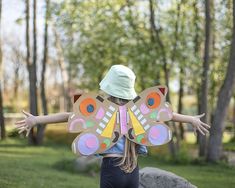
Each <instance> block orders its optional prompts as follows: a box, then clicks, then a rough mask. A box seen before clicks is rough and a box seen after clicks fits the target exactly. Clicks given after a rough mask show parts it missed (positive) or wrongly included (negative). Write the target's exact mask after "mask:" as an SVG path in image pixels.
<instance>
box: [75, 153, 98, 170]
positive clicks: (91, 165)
mask: <svg viewBox="0 0 235 188" xmlns="http://www.w3.org/2000/svg"><path fill="white" fill-rule="evenodd" d="M100 165H101V158H98V157H95V156H89V157H86V156H81V157H79V158H77V159H75V161H74V168H75V170H76V171H77V172H87V171H91V170H96V169H99V168H100Z"/></svg>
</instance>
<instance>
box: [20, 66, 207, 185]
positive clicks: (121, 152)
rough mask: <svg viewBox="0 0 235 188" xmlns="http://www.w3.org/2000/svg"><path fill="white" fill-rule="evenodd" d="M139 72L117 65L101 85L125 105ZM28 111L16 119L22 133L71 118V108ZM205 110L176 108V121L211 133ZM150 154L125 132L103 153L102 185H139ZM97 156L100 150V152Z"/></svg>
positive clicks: (118, 103) (114, 101) (132, 91)
mask: <svg viewBox="0 0 235 188" xmlns="http://www.w3.org/2000/svg"><path fill="white" fill-rule="evenodd" d="M135 78H136V76H135V74H134V73H133V71H132V70H131V69H129V68H128V67H126V66H123V65H114V66H112V67H111V69H110V70H109V71H108V73H107V74H106V76H105V77H104V79H103V80H102V81H101V82H100V89H101V90H102V91H104V92H105V93H106V94H107V95H108V96H109V97H108V100H110V101H111V102H113V103H116V104H117V105H124V104H126V103H127V102H128V101H129V100H133V99H134V98H136V97H137V94H136V92H135V89H134V84H135ZM23 113H24V114H25V115H26V118H25V119H24V120H21V121H18V122H16V124H17V128H18V129H19V133H21V132H23V131H26V132H27V133H26V135H27V136H28V134H29V132H30V129H31V128H32V127H33V126H35V125H37V124H49V123H59V122H68V118H69V117H70V115H71V113H70V112H65V113H57V114H53V115H46V116H33V115H32V114H30V113H27V112H25V111H23ZM202 116H204V114H201V115H198V116H188V115H181V114H178V113H175V112H173V116H172V119H171V120H172V121H178V122H186V123H191V124H192V125H193V127H194V131H196V130H198V131H199V132H200V133H201V134H203V135H205V133H208V130H207V129H208V128H210V127H209V125H207V124H205V123H203V122H201V121H200V118H201V117H202ZM140 154H142V155H146V154H147V149H146V146H144V145H139V144H136V143H134V142H132V141H130V140H129V139H127V138H126V137H125V136H123V137H122V138H120V139H119V141H118V142H117V143H116V144H115V145H114V146H113V147H111V148H109V149H108V150H106V151H104V152H103V153H101V154H100V155H101V156H103V160H102V165H101V176H100V187H101V188H108V187H113V188H115V187H118V188H122V187H131V188H138V186H139V168H138V162H137V159H138V155H140ZM96 156H97V154H96Z"/></svg>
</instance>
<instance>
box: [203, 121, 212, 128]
mask: <svg viewBox="0 0 235 188" xmlns="http://www.w3.org/2000/svg"><path fill="white" fill-rule="evenodd" d="M201 124H202V125H204V127H207V128H211V126H210V125H207V124H206V123H204V122H202V121H201Z"/></svg>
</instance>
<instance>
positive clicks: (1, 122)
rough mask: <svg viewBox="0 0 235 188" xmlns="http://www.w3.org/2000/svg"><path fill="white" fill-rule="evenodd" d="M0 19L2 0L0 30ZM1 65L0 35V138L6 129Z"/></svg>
mask: <svg viewBox="0 0 235 188" xmlns="http://www.w3.org/2000/svg"><path fill="white" fill-rule="evenodd" d="M1 21H2V0H0V31H1V29H2V25H1ZM0 33H1V32H0ZM2 67H3V66H2V38H1V35H0V126H1V129H0V131H1V133H0V138H1V139H5V137H6V131H5V121H4V113H3V98H2V97H3V96H2V80H3V70H2Z"/></svg>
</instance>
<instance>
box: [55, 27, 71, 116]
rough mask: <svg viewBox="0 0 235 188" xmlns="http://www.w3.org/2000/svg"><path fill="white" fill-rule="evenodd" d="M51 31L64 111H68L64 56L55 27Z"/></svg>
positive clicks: (67, 88)
mask: <svg viewBox="0 0 235 188" xmlns="http://www.w3.org/2000/svg"><path fill="white" fill-rule="evenodd" d="M52 27H53V31H54V36H55V46H56V52H57V57H58V64H59V67H60V70H61V75H62V82H63V85H62V89H63V95H64V106H65V108H66V109H65V110H66V111H70V104H69V103H70V97H69V85H68V81H69V75H68V71H67V69H66V65H65V60H64V55H63V49H62V46H61V43H60V38H59V35H58V33H57V31H56V28H55V26H54V25H53V26H52Z"/></svg>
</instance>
